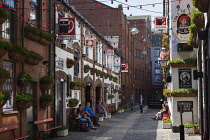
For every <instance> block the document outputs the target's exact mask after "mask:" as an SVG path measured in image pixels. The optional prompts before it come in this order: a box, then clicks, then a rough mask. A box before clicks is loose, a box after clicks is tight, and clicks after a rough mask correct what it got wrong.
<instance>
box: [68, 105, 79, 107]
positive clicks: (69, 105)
mask: <svg viewBox="0 0 210 140" xmlns="http://www.w3.org/2000/svg"><path fill="white" fill-rule="evenodd" d="M77 105H78V104H69V107H75V106H77Z"/></svg>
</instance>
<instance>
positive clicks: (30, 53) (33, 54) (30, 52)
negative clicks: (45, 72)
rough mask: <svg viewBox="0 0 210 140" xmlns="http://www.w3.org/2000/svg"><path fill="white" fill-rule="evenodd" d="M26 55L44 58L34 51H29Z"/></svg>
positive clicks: (39, 58)
mask: <svg viewBox="0 0 210 140" xmlns="http://www.w3.org/2000/svg"><path fill="white" fill-rule="evenodd" d="M26 56H27V57H31V58H34V59H38V60H43V59H44V58H43V57H42V56H41V55H40V54H39V53H36V52H34V51H27V53H26Z"/></svg>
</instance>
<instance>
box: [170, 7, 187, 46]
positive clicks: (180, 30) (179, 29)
mask: <svg viewBox="0 0 210 140" xmlns="http://www.w3.org/2000/svg"><path fill="white" fill-rule="evenodd" d="M189 26H190V11H189V10H187V9H182V10H179V11H178V12H177V13H176V14H175V16H174V18H173V21H172V27H173V28H172V29H173V31H174V33H175V34H176V35H177V37H178V38H179V39H180V40H182V41H186V42H187V40H188V37H189V35H190V34H189Z"/></svg>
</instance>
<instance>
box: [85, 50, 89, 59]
mask: <svg viewBox="0 0 210 140" xmlns="http://www.w3.org/2000/svg"><path fill="white" fill-rule="evenodd" d="M85 53H86V57H87V58H88V55H89V48H88V47H85Z"/></svg>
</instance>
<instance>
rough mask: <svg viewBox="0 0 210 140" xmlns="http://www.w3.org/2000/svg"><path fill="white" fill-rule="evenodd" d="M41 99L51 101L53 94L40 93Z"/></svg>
mask: <svg viewBox="0 0 210 140" xmlns="http://www.w3.org/2000/svg"><path fill="white" fill-rule="evenodd" d="M40 100H41V101H53V100H54V96H53V95H52V94H42V95H41V97H40Z"/></svg>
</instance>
